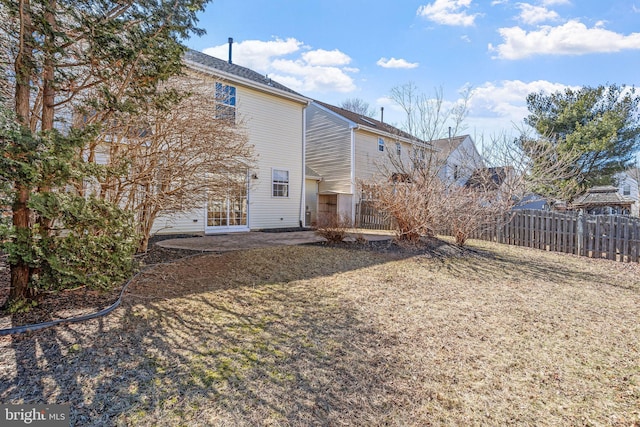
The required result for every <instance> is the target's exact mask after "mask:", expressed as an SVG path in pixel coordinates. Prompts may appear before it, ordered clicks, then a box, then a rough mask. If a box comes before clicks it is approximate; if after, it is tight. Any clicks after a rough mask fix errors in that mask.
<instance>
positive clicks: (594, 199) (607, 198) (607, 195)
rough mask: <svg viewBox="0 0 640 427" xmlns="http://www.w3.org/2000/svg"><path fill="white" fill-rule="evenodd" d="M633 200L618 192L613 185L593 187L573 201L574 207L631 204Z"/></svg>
mask: <svg viewBox="0 0 640 427" xmlns="http://www.w3.org/2000/svg"><path fill="white" fill-rule="evenodd" d="M632 204H633V200H631V199H629V198H628V197H624V196H622V195H620V193H618V189H617V188H616V187H614V186H612V185H603V186H598V187H591V188H590V189H588V190H587V192H586V193H585V194H583V195H581V196H578V197H577V198H576V200H574V202H573V203H572V205H573V206H574V207H583V206H630V205H632Z"/></svg>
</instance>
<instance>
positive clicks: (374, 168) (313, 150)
mask: <svg viewBox="0 0 640 427" xmlns="http://www.w3.org/2000/svg"><path fill="white" fill-rule="evenodd" d="M430 153H431V146H430V145H429V144H426V143H424V142H423V141H420V140H418V139H417V138H415V137H413V136H411V135H409V134H408V133H406V132H403V131H401V130H400V129H397V128H396V127H394V126H391V125H389V124H386V123H384V122H381V121H379V120H376V119H373V118H370V117H364V116H362V115H360V114H357V113H354V112H352V111H349V110H345V109H343V108H340V107H336V106H333V105H329V104H326V103H324V102H320V101H313V102H312V103H311V104H310V105H309V107H308V108H307V113H306V154H305V161H306V166H307V167H308V168H309V171H312V172H310V174H311V176H307V183H308V184H307V187H308V191H307V197H306V210H307V211H308V212H309V213H308V217H310V218H311V223H314V222H315V221H316V219H317V217H318V215H321V214H325V213H326V214H338V215H341V216H342V215H347V216H348V217H350V218H351V219H352V220H353V219H354V218H355V207H356V204H357V203H358V201H359V199H360V195H359V194H358V191H359V190H358V183H359V182H361V181H367V180H371V179H389V178H390V177H389V176H384V175H385V172H384V171H383V170H381V169H384V165H385V162H386V161H387V160H388V159H389V156H393V157H394V158H396V159H400V160H401V161H402V162H403V163H405V164H406V163H409V162H411V161H415V159H416V158H418V159H420V158H422V159H425V157H426V156H428V155H430ZM387 175H388V174H387ZM314 183H317V184H315V185H314V187H311V185H312V184H314ZM311 188H315V191H316V193H315V194H313V193H312V191H313V190H311Z"/></svg>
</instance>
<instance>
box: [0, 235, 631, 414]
mask: <svg viewBox="0 0 640 427" xmlns="http://www.w3.org/2000/svg"><path fill="white" fill-rule="evenodd" d="M473 245H474V247H473V249H474V250H475V251H477V252H473V253H467V254H466V255H465V256H462V257H453V256H450V257H444V256H439V257H428V256H423V255H412V254H410V253H406V254H400V255H399V254H393V253H377V252H369V251H355V250H344V249H339V248H326V247H278V248H270V249H261V250H251V251H246V252H241V253H228V254H224V255H207V256H201V257H196V258H191V259H187V260H183V261H180V262H178V263H175V264H172V265H166V266H161V267H158V268H156V269H154V270H152V271H150V272H148V273H146V274H145V275H143V276H142V277H141V278H140V279H139V280H138V281H137V282H136V283H135V285H134V286H132V287H131V289H130V292H129V294H128V295H127V298H126V302H125V305H124V307H122V308H121V309H118V310H117V312H116V313H115V314H114V315H112V316H109V317H106V318H103V319H99V320H95V321H91V322H87V323H84V324H76V325H68V326H63V327H56V328H53V329H50V330H46V331H43V332H40V333H35V334H31V335H26V336H21V337H12V338H8V337H7V338H4V339H1V340H0V401H1V402H3V403H20V402H29V403H36V402H49V403H54V402H62V403H70V404H71V407H72V419H73V421H74V423H75V424H76V425H115V424H123V425H167V426H175V425H189V426H192V425H203V426H204V425H234V426H235V425H247V426H249V425H310V424H321V425H367V426H368V425H532V426H533V425H535V426H544V425H549V426H552V425H554V426H555V425H620V426H623V425H625V426H627V425H634V423H640V409H638V408H640V324H639V323H638V319H639V318H640V276H639V275H638V273H639V272H640V269H639V268H638V267H639V266H638V265H635V264H634V265H629V264H621V263H615V262H610V261H594V260H588V259H581V258H577V257H573V256H567V255H559V254H551V253H545V252H541V251H534V250H526V249H518V248H513V247H507V246H498V245H492V244H488V243H480V242H473Z"/></svg>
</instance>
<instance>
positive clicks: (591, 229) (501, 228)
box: [470, 210, 640, 262]
mask: <svg viewBox="0 0 640 427" xmlns="http://www.w3.org/2000/svg"><path fill="white" fill-rule="evenodd" d="M470 237H471V238H475V239H481V240H489V241H494V242H498V243H505V244H509V245H516V246H526V247H529V248H536V249H543V250H547V251H554V252H565V253H571V254H575V255H580V256H586V257H590V258H606V259H610V260H616V261H622V262H638V261H639V257H640V219H638V218H633V217H628V216H619V215H596V216H593V215H586V214H577V213H573V212H570V213H562V212H547V211H540V210H521V211H514V212H511V213H509V214H508V215H507V216H506V217H505V218H504V219H502V220H500V221H494V222H493V223H492V224H490V225H487V226H486V227H483V228H482V229H480V230H477V231H476V232H475V233H473V234H472V235H471V236H470Z"/></svg>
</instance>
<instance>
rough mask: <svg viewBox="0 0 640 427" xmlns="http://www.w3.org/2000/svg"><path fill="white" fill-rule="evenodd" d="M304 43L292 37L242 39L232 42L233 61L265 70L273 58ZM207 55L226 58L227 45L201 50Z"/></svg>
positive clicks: (256, 69)
mask: <svg viewBox="0 0 640 427" xmlns="http://www.w3.org/2000/svg"><path fill="white" fill-rule="evenodd" d="M303 46H304V44H303V43H302V42H301V41H298V40H296V39H294V38H288V39H286V40H282V39H279V38H276V39H275V40H269V41H262V40H244V41H241V42H238V43H234V44H233V48H232V56H233V63H234V64H239V65H242V66H243V67H247V68H251V69H252V70H255V71H261V72H266V71H268V69H269V64H270V63H271V61H272V60H273V58H276V57H280V56H285V55H289V54H292V53H295V52H298V51H299V50H300V49H301V48H302V47H303ZM203 52H204V53H206V54H207V55H211V56H215V57H216V58H221V59H227V58H228V57H229V45H228V44H223V45H219V46H214V47H210V48H207V49H204V50H203Z"/></svg>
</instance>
